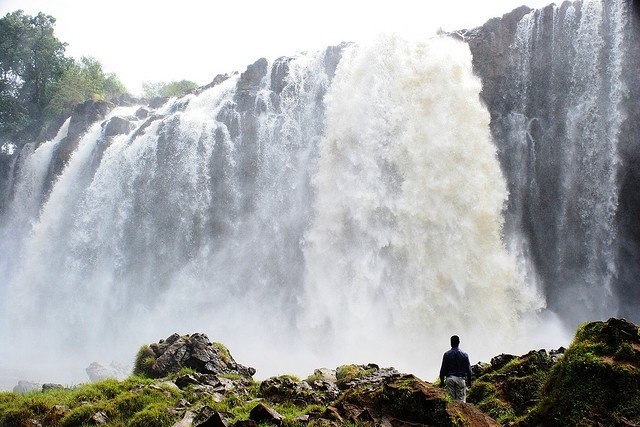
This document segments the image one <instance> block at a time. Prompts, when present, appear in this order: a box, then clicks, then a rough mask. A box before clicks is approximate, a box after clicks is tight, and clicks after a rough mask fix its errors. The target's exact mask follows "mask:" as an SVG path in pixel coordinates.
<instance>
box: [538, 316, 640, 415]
mask: <svg viewBox="0 0 640 427" xmlns="http://www.w3.org/2000/svg"><path fill="white" fill-rule="evenodd" d="M541 395H542V396H543V399H542V401H541V402H540V404H539V405H538V407H537V408H536V411H535V412H534V413H533V414H532V416H531V417H530V418H529V420H528V421H527V424H529V425H549V426H553V425H558V426H560V425H563V426H564V425H572V426H593V425H606V426H633V425H640V329H639V328H638V325H635V324H633V323H630V322H627V321H626V320H623V319H614V318H612V319H609V320H607V321H606V322H592V323H586V324H584V325H582V326H581V327H580V328H579V329H578V331H577V333H576V337H575V339H574V341H573V343H572V344H571V346H569V348H568V349H567V351H566V353H565V356H564V357H563V358H562V360H561V361H560V362H559V363H557V364H556V365H555V366H554V367H553V369H552V370H551V372H550V374H549V376H548V378H547V380H546V382H545V384H544V386H543V387H542V390H541Z"/></svg>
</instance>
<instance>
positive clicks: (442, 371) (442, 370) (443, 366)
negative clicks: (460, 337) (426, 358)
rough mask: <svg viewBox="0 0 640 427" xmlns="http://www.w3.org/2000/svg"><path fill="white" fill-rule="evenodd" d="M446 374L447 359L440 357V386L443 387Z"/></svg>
mask: <svg viewBox="0 0 640 427" xmlns="http://www.w3.org/2000/svg"><path fill="white" fill-rule="evenodd" d="M446 374H447V357H446V354H445V355H443V356H442V364H441V365H440V386H444V377H445V375H446Z"/></svg>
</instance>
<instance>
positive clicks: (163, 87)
mask: <svg viewBox="0 0 640 427" xmlns="http://www.w3.org/2000/svg"><path fill="white" fill-rule="evenodd" d="M197 87H198V85H197V84H196V83H194V82H192V81H190V80H180V81H172V82H169V83H165V82H156V83H151V82H144V83H142V91H143V92H144V96H145V98H155V97H158V96H159V97H162V98H171V97H173V96H176V97H181V96H184V95H186V94H188V93H189V92H191V91H193V90H194V89H196V88H197Z"/></svg>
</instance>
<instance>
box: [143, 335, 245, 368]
mask: <svg viewBox="0 0 640 427" xmlns="http://www.w3.org/2000/svg"><path fill="white" fill-rule="evenodd" d="M149 347H150V349H151V350H152V352H153V357H155V360H154V361H153V363H152V364H151V369H152V371H153V374H154V376H156V377H158V378H161V377H166V376H167V375H169V374H170V373H172V372H178V371H179V370H180V369H182V368H191V369H193V370H195V371H196V372H198V373H201V374H213V375H224V374H236V375H240V376H241V377H244V378H251V377H252V376H253V374H255V372H256V370H255V369H254V368H250V367H246V366H243V365H240V364H238V363H236V361H235V360H234V359H233V357H232V356H231V354H230V353H229V350H227V348H226V347H225V346H224V345H222V344H220V343H212V342H211V341H209V338H208V337H207V336H206V335H205V334H200V333H195V334H193V335H183V336H181V335H178V334H173V335H171V336H170V337H168V338H167V339H166V340H161V341H160V342H158V343H154V344H151V345H150V346H149Z"/></svg>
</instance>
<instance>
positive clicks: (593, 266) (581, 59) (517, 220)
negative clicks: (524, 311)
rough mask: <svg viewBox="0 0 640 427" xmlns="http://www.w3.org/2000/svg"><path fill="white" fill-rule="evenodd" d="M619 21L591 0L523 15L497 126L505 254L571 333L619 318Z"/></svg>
mask: <svg viewBox="0 0 640 427" xmlns="http://www.w3.org/2000/svg"><path fill="white" fill-rule="evenodd" d="M625 15H626V6H625V2H624V1H609V2H600V1H594V0H586V1H584V2H574V3H563V4H562V5H561V6H549V7H547V8H545V9H541V10H532V11H531V12H529V13H528V14H526V15H524V16H523V17H522V18H521V19H520V20H519V22H518V24H517V28H516V32H515V34H514V41H513V43H512V45H511V46H510V49H509V51H510V55H511V56H510V62H509V64H508V68H509V70H508V73H507V76H508V81H507V83H508V84H507V90H506V92H505V93H506V94H507V95H505V98H507V101H506V105H507V109H506V111H504V112H502V114H500V115H499V114H496V116H495V117H496V120H495V122H494V123H493V126H494V133H496V134H501V135H504V136H503V137H502V138H501V139H502V140H501V141H499V143H500V145H501V150H500V151H501V160H502V164H503V166H504V169H505V171H506V175H507V181H508V182H509V193H510V200H509V209H508V212H507V215H506V226H505V230H506V239H507V241H508V242H509V246H510V248H511V252H513V253H516V254H520V256H519V258H520V259H521V260H522V262H521V264H522V265H523V267H522V270H523V271H524V274H525V275H527V276H528V277H530V278H531V280H533V281H535V282H537V283H538V287H540V288H543V289H544V290H545V293H546V295H547V300H548V301H549V305H550V308H552V309H553V310H557V311H562V312H563V317H565V318H566V319H568V320H569V321H570V323H572V324H574V325H575V324H577V323H580V322H582V321H585V320H588V319H589V318H600V317H607V316H611V315H615V313H616V311H617V297H616V295H617V292H616V289H615V288H616V286H617V285H616V284H615V282H616V277H617V276H618V269H619V266H618V261H617V251H618V249H617V239H618V235H617V233H618V227H617V218H616V215H617V212H618V203H619V202H618V194H619V188H620V186H619V183H618V176H619V174H620V159H619V156H618V139H619V133H620V129H621V124H622V122H623V120H624V112H623V110H622V102H623V98H624V83H623V80H622V67H623V60H624V54H625V43H624V40H625V32H624V31H625V28H624V27H625V24H624V23H625Z"/></svg>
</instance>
